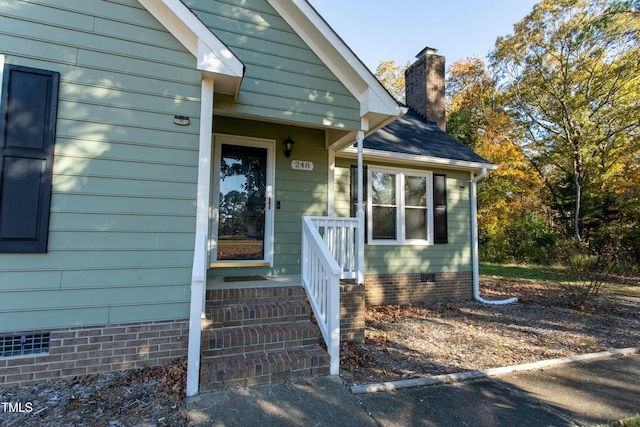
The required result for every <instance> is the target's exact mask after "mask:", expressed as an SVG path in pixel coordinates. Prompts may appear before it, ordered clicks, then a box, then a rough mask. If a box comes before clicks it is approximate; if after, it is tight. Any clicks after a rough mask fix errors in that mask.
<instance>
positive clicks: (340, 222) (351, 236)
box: [307, 216, 358, 279]
mask: <svg viewBox="0 0 640 427" xmlns="http://www.w3.org/2000/svg"><path fill="white" fill-rule="evenodd" d="M307 218H309V219H310V220H311V222H312V223H313V225H314V226H315V228H316V229H317V230H318V232H319V233H320V236H322V240H323V241H324V243H325V244H326V245H327V248H328V249H329V252H331V255H333V259H334V260H336V262H337V263H338V265H339V266H340V278H342V279H355V278H356V275H357V263H356V261H357V258H356V247H357V246H356V236H357V232H358V218H338V217H326V216H310V217H307Z"/></svg>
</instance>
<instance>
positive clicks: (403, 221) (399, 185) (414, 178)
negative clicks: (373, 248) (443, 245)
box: [367, 166, 434, 245]
mask: <svg viewBox="0 0 640 427" xmlns="http://www.w3.org/2000/svg"><path fill="white" fill-rule="evenodd" d="M367 178H368V179H367V181H368V188H367V190H368V191H367V193H368V195H367V233H368V236H367V238H368V242H369V244H378V245H385V244H387V245H431V244H433V241H434V239H433V179H432V173H431V172H425V171H412V170H406V169H396V168H388V167H384V168H383V167H374V166H369V168H368V177H367Z"/></svg>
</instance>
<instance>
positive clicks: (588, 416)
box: [188, 354, 640, 427]
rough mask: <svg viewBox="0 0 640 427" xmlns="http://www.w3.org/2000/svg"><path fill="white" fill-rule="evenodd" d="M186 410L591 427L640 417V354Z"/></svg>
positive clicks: (261, 420) (333, 384)
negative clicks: (457, 379)
mask: <svg viewBox="0 0 640 427" xmlns="http://www.w3.org/2000/svg"><path fill="white" fill-rule="evenodd" d="M188 406H189V411H190V414H191V417H192V420H193V422H194V425H200V426H465V425H468V426H509V427H512V426H577V425H580V426H583V425H586V426H590V425H595V424H599V423H608V422H611V421H614V420H618V419H621V418H626V417H631V416H634V415H637V414H640V355H638V354H636V355H630V356H623V357H615V358H606V359H599V360H595V361H590V362H581V363H574V364H570V365H563V366H558V367H552V368H546V369H544V370H537V371H528V372H520V373H515V374H507V375H503V376H500V377H493V378H482V379H477V380H473V381H467V382H460V383H455V384H445V385H436V386H428V387H416V388H406V389H400V390H396V391H392V392H381V393H369V394H358V395H354V394H352V393H351V392H350V391H349V389H347V388H346V387H345V386H344V385H343V384H342V382H341V381H340V380H339V379H337V378H333V377H317V378H310V379H305V380H299V381H295V382H290V383H278V384H270V385H263V386H256V387H251V388H248V389H238V390H227V391H220V392H214V393H208V394H202V395H200V396H197V397H195V398H192V399H190V401H189V405H188Z"/></svg>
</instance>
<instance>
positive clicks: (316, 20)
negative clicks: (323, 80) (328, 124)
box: [267, 0, 400, 148]
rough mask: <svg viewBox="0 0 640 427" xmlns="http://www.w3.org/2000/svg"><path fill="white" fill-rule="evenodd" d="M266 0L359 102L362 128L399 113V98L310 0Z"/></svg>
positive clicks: (347, 140) (348, 140)
mask: <svg viewBox="0 0 640 427" xmlns="http://www.w3.org/2000/svg"><path fill="white" fill-rule="evenodd" d="M267 1H268V2H269V4H271V6H272V7H273V8H274V9H275V10H276V11H277V12H278V13H279V14H280V15H281V16H282V17H283V18H284V19H286V21H287V22H288V23H289V25H291V27H292V28H293V29H294V30H295V31H296V33H298V35H299V36H300V37H301V38H302V39H303V40H304V41H305V43H307V45H308V46H309V47H310V48H311V49H312V50H313V51H314V53H315V54H316V55H318V57H319V58H320V59H321V60H322V61H323V62H324V63H325V64H326V66H327V67H328V68H329V69H330V70H331V71H332V72H333V73H334V74H335V75H336V76H337V77H338V78H339V79H340V81H341V82H342V83H343V84H344V85H345V86H346V87H347V89H349V91H350V92H351V93H352V94H353V96H354V97H355V98H356V99H357V100H358V101H359V102H360V116H361V117H362V118H364V122H365V123H363V125H362V127H364V128H365V129H361V130H365V131H368V130H374V129H377V128H380V127H381V126H383V125H384V124H386V123H388V121H389V120H393V119H394V118H395V117H398V116H399V115H400V109H399V107H398V104H397V102H396V100H395V99H394V98H393V97H392V96H391V95H390V94H389V92H388V91H387V90H386V89H385V88H384V87H383V86H382V84H381V83H380V81H378V79H377V78H376V77H375V76H374V75H373V74H372V73H371V71H370V70H369V69H368V68H367V67H366V66H365V65H364V64H363V63H362V61H360V59H359V58H358V57H357V56H356V55H355V54H354V53H353V51H352V50H351V49H350V48H349V47H348V46H347V45H346V44H345V42H344V41H343V40H342V39H341V38H340V37H339V36H338V34H336V32H335V31H334V30H333V28H331V26H330V25H329V24H328V23H327V22H326V21H325V20H324V19H323V18H322V16H320V14H319V13H318V12H317V11H316V10H315V9H314V8H313V6H311V4H309V2H308V1H307V0H267ZM354 140H355V134H353V135H348V136H347V135H346V136H345V137H343V138H341V139H340V140H339V141H337V142H336V143H335V144H334V145H339V144H340V143H342V144H343V146H344V145H347V144H349V143H351V142H353V141H354ZM336 148H339V147H336Z"/></svg>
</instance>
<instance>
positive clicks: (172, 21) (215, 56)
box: [138, 0, 244, 96]
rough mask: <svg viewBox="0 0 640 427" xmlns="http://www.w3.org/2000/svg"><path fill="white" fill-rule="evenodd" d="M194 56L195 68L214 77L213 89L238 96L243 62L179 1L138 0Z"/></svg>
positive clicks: (208, 76)
mask: <svg viewBox="0 0 640 427" xmlns="http://www.w3.org/2000/svg"><path fill="white" fill-rule="evenodd" d="M138 1H139V2H140V4H141V5H142V6H143V7H144V8H145V9H147V11H148V12H149V13H151V14H152V15H153V16H154V17H155V18H156V19H157V20H158V22H160V23H161V24H162V25H163V26H164V27H165V28H166V29H167V31H169V32H170V33H171V34H172V35H173V36H174V37H175V38H176V39H177V40H178V41H179V42H180V43H181V44H182V45H183V46H184V47H185V49H187V50H188V51H189V52H190V53H191V54H192V55H193V56H194V57H195V58H196V67H197V69H198V70H199V71H201V72H202V74H203V76H204V77H206V78H212V79H214V80H215V82H216V84H215V89H216V92H219V93H224V94H227V95H234V96H235V95H237V93H238V90H239V88H240V82H241V81H242V77H243V76H244V65H243V64H242V62H240V60H239V59H238V58H237V57H236V56H235V55H234V54H233V52H231V50H229V48H228V47H227V46H226V45H225V44H224V43H223V42H222V41H221V40H220V39H219V38H218V37H216V35H215V34H213V33H212V32H211V30H210V29H209V28H207V26H206V25H204V24H203V23H202V21H200V20H199V19H198V17H197V16H195V15H194V14H193V12H191V10H189V8H188V7H187V6H185V5H184V4H183V3H182V2H181V1H180V0H138Z"/></svg>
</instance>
